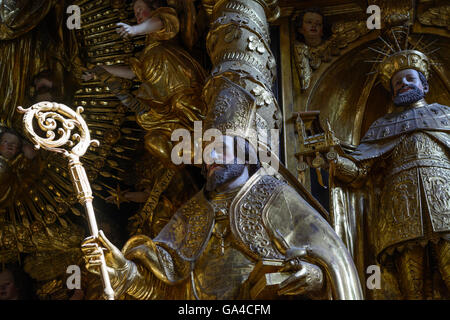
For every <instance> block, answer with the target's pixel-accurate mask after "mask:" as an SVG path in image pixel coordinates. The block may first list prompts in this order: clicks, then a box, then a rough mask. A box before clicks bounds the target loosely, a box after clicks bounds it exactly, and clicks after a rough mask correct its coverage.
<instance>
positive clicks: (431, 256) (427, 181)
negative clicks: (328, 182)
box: [334, 50, 450, 299]
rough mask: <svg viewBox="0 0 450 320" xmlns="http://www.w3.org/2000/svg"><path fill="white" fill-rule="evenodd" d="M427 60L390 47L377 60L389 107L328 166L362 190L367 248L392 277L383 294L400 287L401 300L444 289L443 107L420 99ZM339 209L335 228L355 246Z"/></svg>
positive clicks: (448, 169) (446, 143)
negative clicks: (350, 149)
mask: <svg viewBox="0 0 450 320" xmlns="http://www.w3.org/2000/svg"><path fill="white" fill-rule="evenodd" d="M430 63H431V62H430V60H429V58H428V57H427V56H426V55H425V54H423V53H422V52H420V51H417V50H403V51H398V52H391V53H390V55H388V56H387V57H386V58H385V59H384V60H383V61H382V62H381V63H380V66H379V74H380V78H381V81H382V84H383V86H384V87H385V88H386V89H387V90H389V91H391V93H392V99H393V102H394V104H395V106H396V110H395V111H394V112H393V113H389V114H387V115H385V116H383V117H381V118H379V119H378V120H376V121H375V122H374V123H373V124H372V125H371V126H370V128H369V130H368V131H367V133H366V135H365V136H364V137H363V139H362V140H361V144H360V145H359V146H358V147H357V149H356V150H355V151H354V152H353V153H351V154H349V155H347V156H341V157H339V158H338V160H337V162H336V163H335V170H334V174H335V175H336V177H337V179H338V180H339V181H340V182H341V183H343V184H344V185H347V187H349V188H350V189H349V190H350V192H351V193H352V192H354V191H355V190H364V195H365V196H364V198H365V199H366V201H365V203H366V204H369V214H368V215H367V221H366V222H367V227H368V230H369V234H368V240H369V248H373V250H374V253H373V254H374V256H375V257H376V258H377V260H378V262H380V263H381V264H382V266H383V267H382V269H383V270H385V273H386V275H393V276H389V277H388V278H389V279H398V283H397V281H391V280H388V279H387V278H386V279H385V280H386V282H385V283H384V286H385V289H386V290H387V291H390V292H391V293H389V292H387V293H386V294H387V295H390V294H392V292H396V291H397V290H398V289H396V288H399V289H400V291H401V298H406V299H425V298H433V297H435V296H439V295H444V296H445V294H444V293H442V292H445V286H446V287H447V289H450V242H449V240H450V233H449V232H450V215H449V213H450V158H449V147H450V136H449V132H450V108H449V107H448V106H445V105H440V104H438V103H432V104H428V103H427V102H426V101H425V99H424V97H425V95H426V94H427V93H428V91H429V84H428V81H427V79H428V78H429V74H430ZM362 186H365V188H363V189H360V188H361V187H362ZM355 188H356V189H355ZM352 190H353V191H352ZM369 199H370V200H369ZM336 203H337V202H336ZM340 203H342V202H340ZM337 207H339V206H338V205H337ZM345 214H348V213H345ZM345 214H344V215H342V216H341V217H337V218H336V221H341V222H340V223H338V228H339V230H341V231H342V234H341V235H342V237H343V238H344V239H346V242H347V243H348V244H349V246H350V247H352V248H356V246H357V244H356V243H355V241H356V237H355V236H354V235H351V234H350V233H349V232H348V231H349V230H351V227H350V226H351V225H354V221H353V220H352V219H353V218H354V217H355V216H354V215H352V214H349V215H347V216H345ZM352 216H353V218H351V217H352ZM359 219H361V217H359V218H357V220H359ZM345 230H347V231H345ZM338 233H340V232H338ZM352 239H353V240H352ZM355 251H357V250H356V249H355ZM436 279H438V280H439V281H436ZM430 283H433V284H432V285H431V284H430ZM439 286H443V288H442V289H443V291H442V290H439ZM387 287H389V288H387ZM433 288H434V293H433ZM397 292H398V291H397ZM427 292H428V293H427ZM436 292H441V293H439V294H437V293H436Z"/></svg>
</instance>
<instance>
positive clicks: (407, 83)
mask: <svg viewBox="0 0 450 320" xmlns="http://www.w3.org/2000/svg"><path fill="white" fill-rule="evenodd" d="M391 84H392V89H393V94H394V97H396V96H397V95H398V94H403V93H405V92H408V91H409V90H412V89H414V87H417V88H418V89H420V90H421V91H422V92H424V91H425V88H424V87H423V84H422V81H421V80H420V77H419V73H418V72H417V71H416V70H414V69H405V70H401V71H399V72H397V73H396V74H395V75H394V76H393V77H392V79H391ZM425 93H426V91H425Z"/></svg>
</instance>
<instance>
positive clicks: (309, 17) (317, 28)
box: [298, 12, 323, 39]
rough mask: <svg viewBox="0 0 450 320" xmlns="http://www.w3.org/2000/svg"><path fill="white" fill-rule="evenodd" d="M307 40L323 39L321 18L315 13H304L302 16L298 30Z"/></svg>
mask: <svg viewBox="0 0 450 320" xmlns="http://www.w3.org/2000/svg"><path fill="white" fill-rule="evenodd" d="M298 31H299V32H300V33H301V34H303V35H304V36H305V39H307V38H320V39H322V37H323V17H322V16H321V15H320V14H318V13H315V12H306V13H305V15H304V16H303V24H302V26H301V28H300V29H299V30H298Z"/></svg>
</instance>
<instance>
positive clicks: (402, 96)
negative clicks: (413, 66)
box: [394, 85, 425, 107]
mask: <svg viewBox="0 0 450 320" xmlns="http://www.w3.org/2000/svg"><path fill="white" fill-rule="evenodd" d="M408 87H409V88H411V90H408V91H406V92H403V93H398V94H397V95H396V96H395V97H394V104H395V105H396V106H399V107H403V106H408V105H410V104H412V103H414V102H416V101H419V100H420V99H423V98H424V97H425V93H424V92H423V90H420V89H419V88H418V87H417V86H415V85H409V86H408Z"/></svg>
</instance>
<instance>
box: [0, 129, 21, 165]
mask: <svg viewBox="0 0 450 320" xmlns="http://www.w3.org/2000/svg"><path fill="white" fill-rule="evenodd" d="M19 148H20V138H19V137H17V136H16V135H14V134H11V133H8V132H7V133H4V134H3V135H2V137H1V138H0V154H1V155H2V156H3V157H5V158H6V159H8V160H10V159H13V158H14V157H15V156H16V155H17V154H18V153H19V151H20V149H19Z"/></svg>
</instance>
